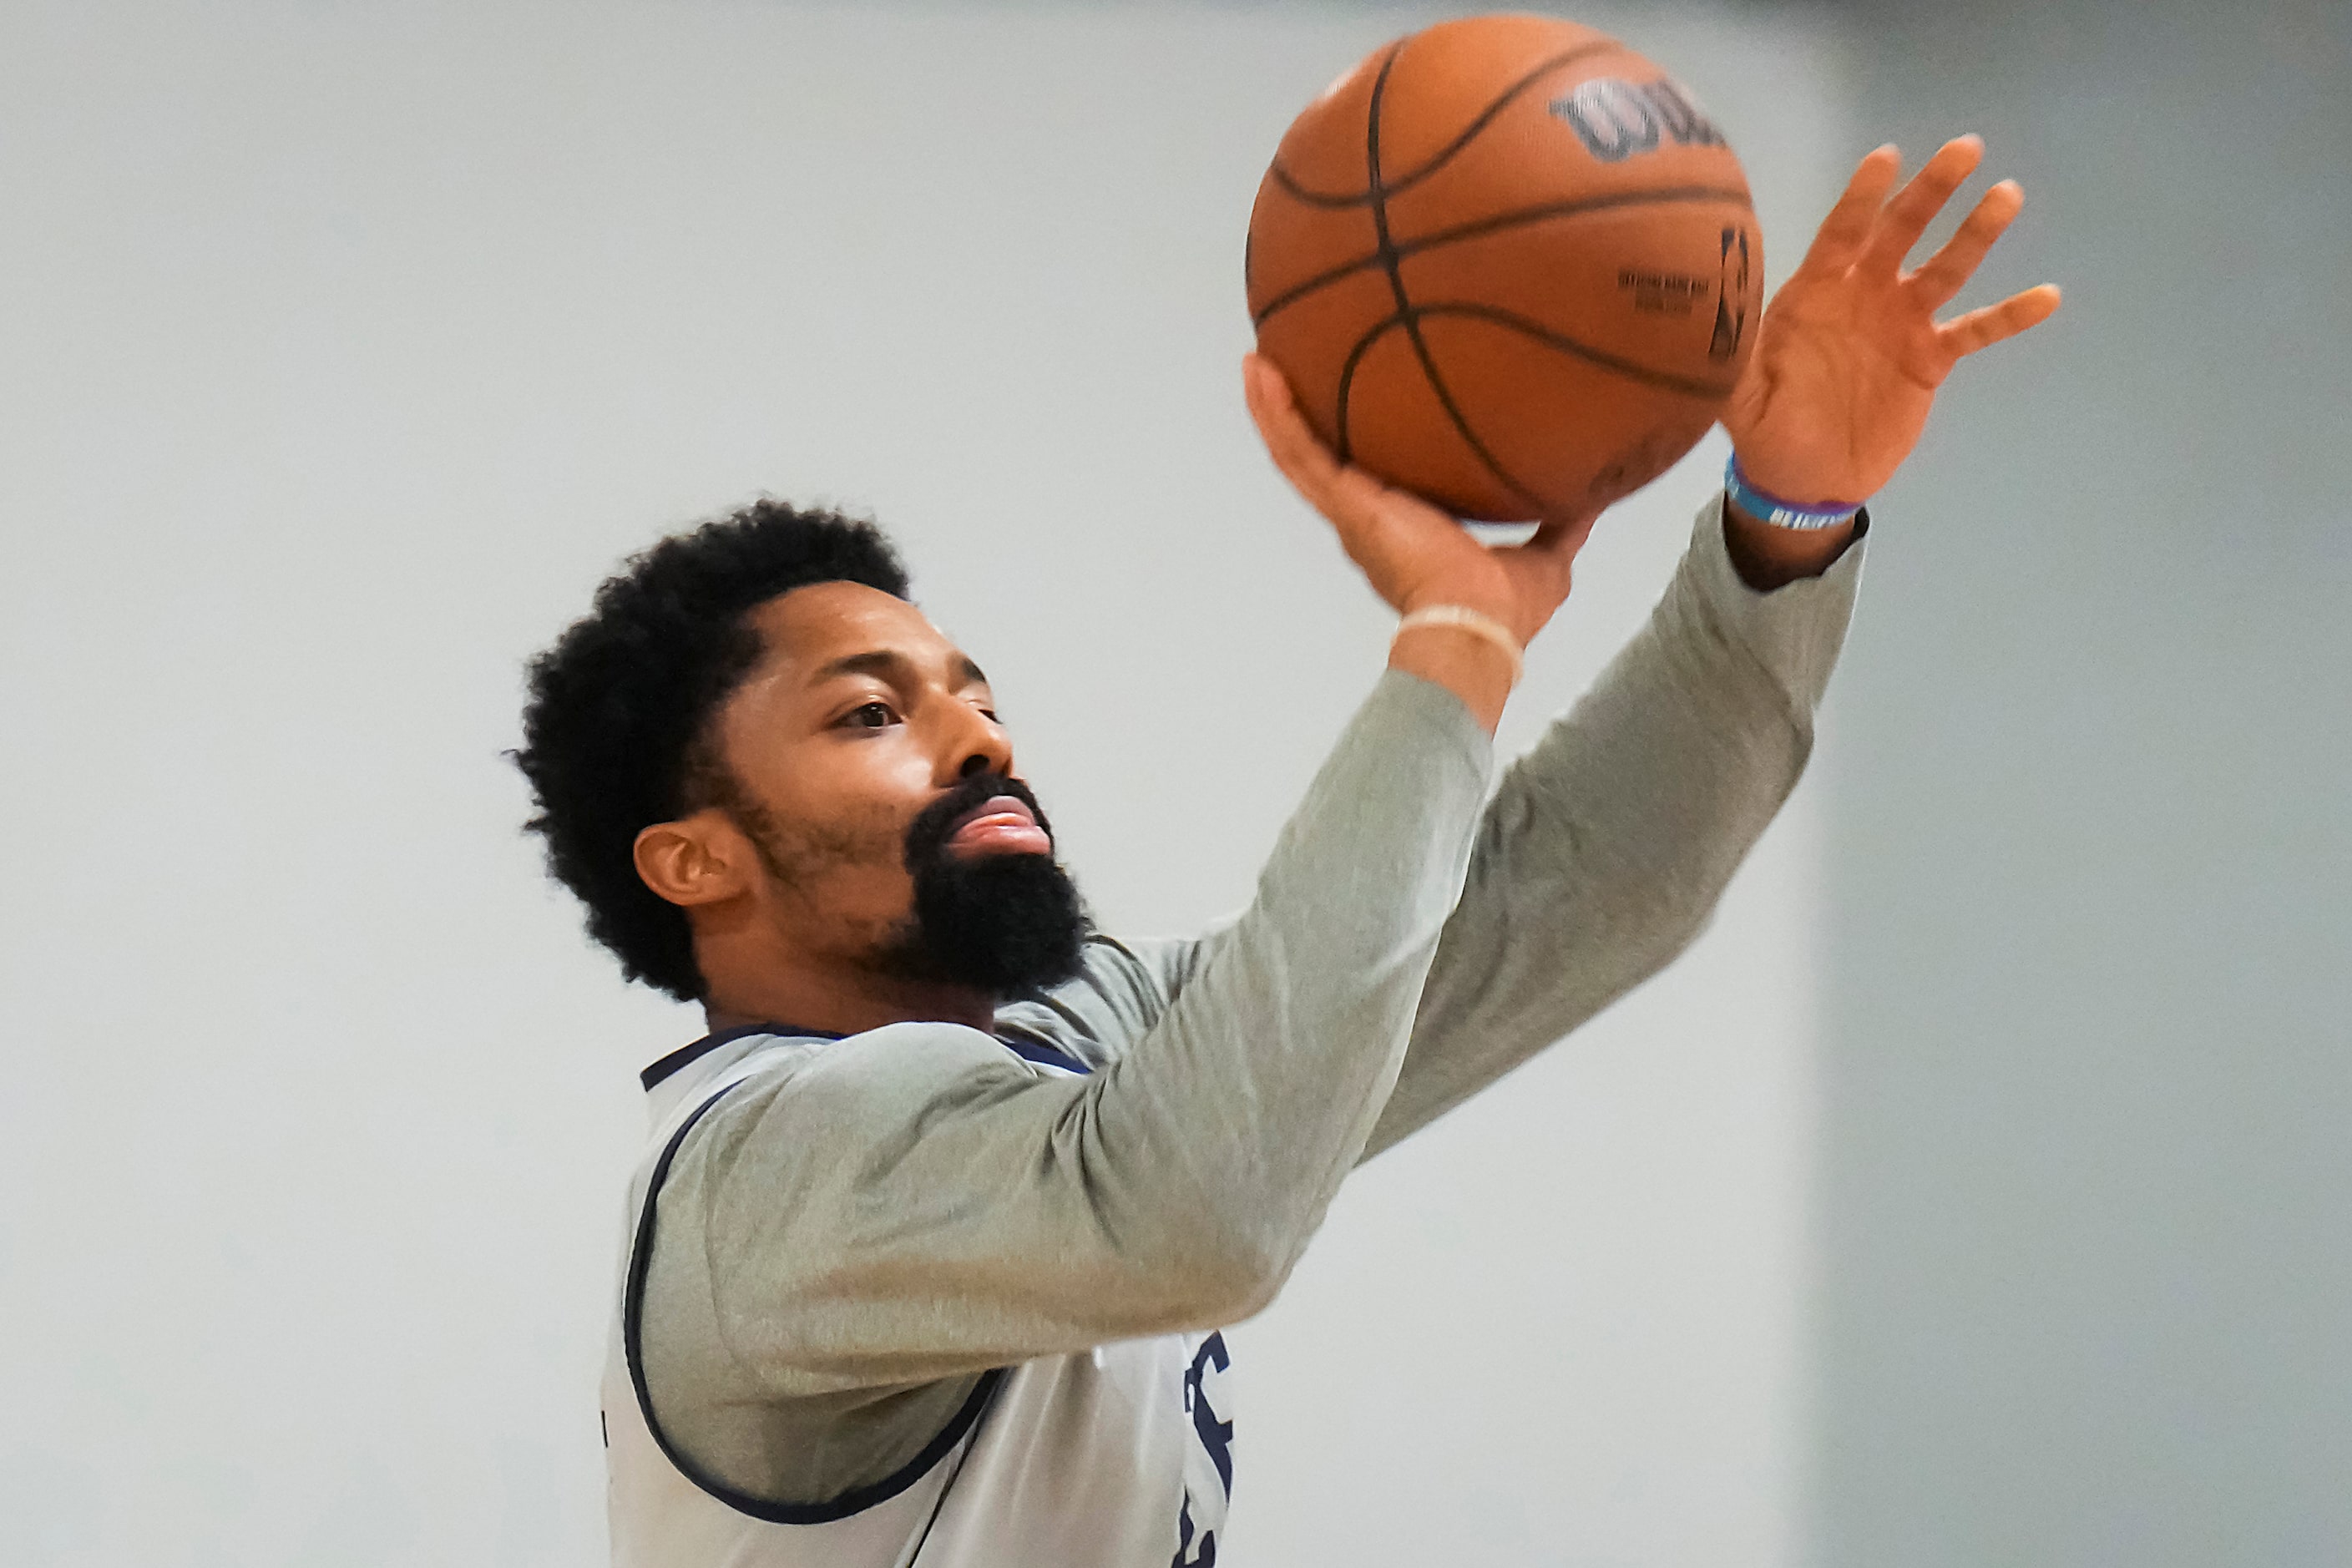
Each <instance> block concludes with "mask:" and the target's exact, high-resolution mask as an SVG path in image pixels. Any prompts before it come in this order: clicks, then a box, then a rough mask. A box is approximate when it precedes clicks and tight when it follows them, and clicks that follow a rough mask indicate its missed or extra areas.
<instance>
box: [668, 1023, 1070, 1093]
mask: <svg viewBox="0 0 2352 1568" xmlns="http://www.w3.org/2000/svg"><path fill="white" fill-rule="evenodd" d="M753 1035H774V1036H776V1037H779V1038H782V1039H787V1040H838V1039H844V1038H846V1037H845V1036H842V1035H837V1034H835V1033H834V1032H833V1031H832V1030H830V1029H810V1028H804V1027H803V1026H800V1025H798V1024H739V1025H737V1026H735V1027H734V1028H731V1029H720V1030H718V1031H717V1032H715V1033H713V1034H709V1035H705V1036H703V1037H702V1038H700V1039H698V1040H697V1041H695V1042H694V1044H692V1045H690V1046H680V1047H678V1048H677V1049H676V1050H674V1051H672V1052H670V1054H669V1055H667V1056H666V1057H664V1058H661V1059H660V1060H659V1061H657V1062H656V1063H654V1065H653V1066H651V1067H649V1068H646V1070H645V1071H643V1072H641V1073H639V1074H638V1075H637V1081H638V1082H640V1083H642V1084H644V1085H645V1086H646V1092H647V1093H648V1094H650V1093H652V1092H653V1091H654V1090H655V1089H657V1088H659V1087H660V1086H661V1084H662V1082H663V1081H664V1080H665V1079H670V1078H673V1077H675V1076H677V1073H678V1072H679V1071H680V1070H681V1069H683V1068H689V1067H692V1066H693V1065H694V1064H695V1063H696V1062H698V1061H700V1060H701V1059H702V1058H705V1057H707V1056H709V1054H710V1053H711V1052H713V1051H715V1050H717V1049H719V1047H721V1046H731V1045H733V1044H734V1043H735V1042H736V1041H738V1040H741V1039H748V1038H749V1037H751V1036H753ZM997 1040H998V1043H999V1044H1001V1045H1003V1047H1004V1048H1005V1049H1007V1050H1009V1051H1011V1052H1012V1053H1013V1055H1014V1056H1017V1057H1019V1058H1022V1059H1023V1060H1024V1061H1032V1062H1038V1063H1042V1064H1044V1065H1045V1066H1047V1067H1055V1068H1061V1069H1062V1070H1063V1071H1065V1072H1075V1073H1086V1072H1091V1071H1092V1070H1093V1069H1092V1068H1089V1067H1087V1064H1086V1063H1084V1062H1082V1061H1080V1060H1079V1059H1078V1058H1076V1057H1074V1056H1071V1055H1069V1054H1067V1053H1066V1052H1064V1051H1060V1050H1056V1049H1055V1047H1052V1046H1049V1045H1046V1044H1045V1043H1044V1042H1043V1041H1039V1040H1024V1039H1007V1038H1005V1037H1003V1036H1002V1035H999V1036H998V1037H997Z"/></svg>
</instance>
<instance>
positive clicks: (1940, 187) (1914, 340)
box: [1723, 136, 2058, 505]
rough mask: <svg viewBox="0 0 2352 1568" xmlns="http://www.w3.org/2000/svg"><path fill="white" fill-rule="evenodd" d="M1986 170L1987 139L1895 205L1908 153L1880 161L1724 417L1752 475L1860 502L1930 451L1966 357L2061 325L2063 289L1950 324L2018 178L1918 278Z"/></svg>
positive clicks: (1764, 328) (1936, 166) (1856, 187)
mask: <svg viewBox="0 0 2352 1568" xmlns="http://www.w3.org/2000/svg"><path fill="white" fill-rule="evenodd" d="M1983 157H1984V142H1982V141H1981V140H1980V139H1979V138H1978V137H1975V136H1961V137H1958V138H1956V139H1955V140H1953V141H1950V142H1946V143H1944V145H1943V147H1942V148H1941V149H1940V150H1939V151H1937V153H1936V155H1935V156H1934V157H1933V158H1931V159H1929V160H1928V161H1927V165H1926V166H1925V167H1924V168H1922V169H1921V170H1920V171H1919V172H1918V173H1917V174H1915V175H1913V176H1912V177H1911V180H1910V182H1909V183H1908V184H1906V185H1905V186H1904V187H1903V188H1902V189H1901V190H1900V191H1898V192H1895V195H1894V197H1893V199H1891V200H1890V199H1888V196H1887V192H1888V191H1889V190H1890V189H1892V188H1893V186H1894V184H1895V175H1896V174H1897V173H1899V172H1900V170H1901V168H1902V155H1901V154H1900V153H1897V152H1896V151H1895V149H1894V148H1893V147H1892V146H1886V147H1881V148H1879V149H1878V150H1877V151H1875V152H1874V153H1871V154H1869V155H1868V156H1867V157H1865V158H1864V159H1863V161H1862V163H1861V165H1860V166H1859V167H1858V168H1856V169H1855V170H1854V174H1853V180H1852V181H1851V182H1849V183H1848V184H1847V185H1846V189H1845V195H1843V196H1842V197H1840V198H1839V200H1838V204H1837V205H1836V206H1835V207H1833V208H1832V210H1831V212H1830V215H1829V216H1828V217H1827V218H1826V219H1824V220H1823V221H1822V227H1821V232H1820V233H1819V234H1818V235H1817V236H1816V237H1814V239H1813V244H1812V248H1811V250H1809V251H1808V252H1806V254H1805V258H1804V260H1803V261H1802V262H1801V263H1800V264H1799V266H1798V268H1797V270H1796V271H1795V272H1794V273H1792V274H1791V275H1790V278H1789V280H1788V281H1787V282H1786V283H1783V284H1782V285H1781V286H1780V292H1779V293H1777V294H1775V295H1774V296H1773V298H1772V302H1771V304H1770V305H1769V307H1768V308H1767V309H1766V310H1765V312H1764V320H1763V322H1762V324H1761V329H1760V331H1759V336H1758V338H1757V342H1756V350H1755V353H1753V354H1752V355H1750V356H1749V359H1748V368H1747V371H1746V373H1745V374H1743V375H1742V376H1741V377H1740V380H1739V385H1738V388H1737V389H1736V390H1735V391H1734V392H1733V393H1732V395H1731V401H1730V403H1729V404H1728V405H1727V406H1726V407H1725V409H1724V413H1723V425H1724V428H1725V429H1727V430H1728V431H1729V432H1730V433H1731V445H1732V449H1733V450H1734V451H1735V452H1737V453H1738V456H1739V468H1740V471H1741V472H1742V473H1743V474H1745V475H1746V476H1747V478H1748V480H1749V481H1750V482H1752V483H1753V484H1754V485H1755V486H1756V487H1757V488H1758V489H1761V490H1764V491H1766V492H1768V493H1769V494H1771V495H1774V496H1778V497H1780V498H1781V499H1782V500H1790V501H1794V502H1797V503H1799V504H1801V505H1824V504H1827V503H1830V502H1833V501H1838V502H1846V503H1852V504H1858V503H1860V502H1862V501H1864V500H1868V499H1869V498H1870V497H1871V496H1873V495H1874V494H1876V493H1877V491H1878V490H1879V489H1880V488H1881V487H1883V486H1884V485H1885V483H1886V481H1887V480H1888V479H1890V478H1892V477H1893V475H1894V473H1895V469H1896V468H1898V467H1900V466H1901V464H1902V462H1903V459H1904V458H1907V457H1909V456H1910V454H1911V448H1912V447H1914V446H1916V445H1917V443H1918V440H1919V433H1920V431H1921V430H1922V429H1924V428H1925V427H1926V426H1927V410H1928V407H1929V405H1931V404H1933V403H1934V401H1935V397H1936V389H1937V387H1938V386H1940V385H1942V384H1943V381H1944V377H1945V376H1947V375H1948V374H1951V369H1952V366H1953V365H1955V364H1956V363H1958V362H1959V360H1960V359H1961V357H1962V356H1964V355H1967V354H1971V353H1976V352H1977V351H1978V350H1979V349H1983V348H1989V347H1990V346H1991V345H1992V344H1994V343H1997V342H2001V341H2002V340H2003V339H2005V338H2012V337H2015V336H2016V335H2017V334H2018V333H2020V332H2021V331H2025V330H2026V329H2027V328H2029V327H2032V326H2034V325H2036V324H2037V323H2039V322H2041V321H2045V320H2047V319H2048V318H2049V316H2050V313H2051V312H2052V311H2053V310H2057V309H2058V290H2057V289H2055V288H2054V287H2053V286H2052V285H2050V284H2047V283H2045V284H2043V285H2042V286H2041V287H2040V288H2038V289H2026V290H2025V291H2024V292H2023V293H2021V294H2014V295H2011V297H2010V298H2008V299H2006V300H2002V301H2001V302H2000V303H1999V304H1997V305H1989V306H1986V307H1985V308H1984V309H1982V310H1970V311H1969V312H1967V313H1966V314H1964V315H1961V316H1958V317H1957V318H1955V319H1953V320H1952V321H1944V322H1938V321H1937V320H1936V312H1937V310H1941V309H1943V308H1944V307H1945V306H1946V305H1948V304H1949V303H1950V302H1951V301H1952V300H1953V299H1954V298H1956V297H1957V296H1958V294H1959V291H1960V289H1962V288H1963V287H1965V286H1966V285H1967V283H1968V280H1969V277H1970V276H1971V275H1972V274H1973V273H1974V272H1975V271H1976V269H1977V264H1978V263H1979V262H1981V261H1982V260H1983V259H1984V258H1985V253H1986V252H1987V251H1989V250H1990V249H1991V248H1992V244H1993V241H1995V240H1996V239H1999V238H2000V235H2001V231H2002V230H2004V229H2006V228H2007V227H2008V226H2010V223H2011V221H2012V220H2013V219H2014V218H2015V217H2016V216H2017V215H2018V211H2019V209H2020V208H2021V207H2022V206H2023V205H2024V203H2025V196H2024V194H2023V192H2021V190H2020V189H2019V188H2018V185H2017V184H2016V182H2015V181H2013V180H2003V181H2002V182H2001V183H2000V184H1997V185H1995V186H1993V187H1992V188H1991V189H1990V190H1989V191H1987V192H1986V193H1985V194H1984V195H1983V197H1982V198H1981V199H1980V200H1979V201H1978V203H1977V205H1976V209H1975V210H1974V211H1973V212H1971V213H1969V216H1968V218H1967V219H1966V221H1964V222H1963V223H1962V224H1961V225H1960V226H1959V229H1958V232H1956V233H1955V234H1954V235H1953V236H1952V237H1951V238H1950V239H1949V240H1948V241H1947V242H1946V243H1945V245H1944V246H1943V247H1942V248H1941V249H1939V250H1937V252H1936V253H1935V255H1933V256H1931V257H1929V258H1927V261H1926V262H1925V263H1923V264H1922V265H1921V266H1920V267H1919V268H1917V269H1916V270H1915V271H1910V272H1906V271H1904V270H1903V260H1904V258H1905V257H1906V256H1907V255H1908V254H1909V253H1910V250H1911V247H1913V246H1915V245H1916V244H1917V243H1918V242H1919V237H1920V236H1921V235H1922V234H1924V233H1926V232H1927V225H1928V224H1929V223H1931V222H1933V221H1934V219H1935V216H1936V215H1937V213H1939V212H1941V211H1942V210H1943V208H1944V204H1945V203H1946V202H1948V201H1949V200H1950V199H1951V197H1952V193H1953V192H1955V191H1957V190H1958V189H1959V187H1960V184H1961V182H1962V181H1964V180H1966V179H1967V178H1968V177H1969V174H1971V173H1973V172H1974V171H1975V169H1976V166H1977V164H1978V163H1979V162H1980V161H1981V160H1982V159H1983Z"/></svg>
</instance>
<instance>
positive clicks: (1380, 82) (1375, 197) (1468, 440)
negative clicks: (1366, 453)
mask: <svg viewBox="0 0 2352 1568" xmlns="http://www.w3.org/2000/svg"><path fill="white" fill-rule="evenodd" d="M1405 42H1411V40H1410V39H1407V40H1405ZM1403 50H1404V43H1400V44H1398V45H1397V46H1396V47H1394V48H1392V49H1391V50H1390V51H1389V57H1388V58H1386V59H1384V60H1382V61H1381V74H1380V78H1379V79H1377V80H1376V81H1374V82H1373V83H1372V100H1371V104H1370V110H1369V112H1368V113H1367V114H1366V115H1365V117H1364V160H1365V177H1366V179H1367V180H1368V182H1369V186H1370V191H1371V193H1372V233H1373V237H1375V239H1376V240H1377V241H1378V242H1379V244H1380V247H1381V266H1382V267H1383V268H1385V269H1386V270H1387V272H1388V276H1389V288H1390V289H1391V291H1392V292H1393V293H1394V294H1395V295H1396V302H1397V314H1398V316H1399V317H1400V318H1401V319H1402V321H1403V322H1404V334H1405V337H1406V339H1407V340H1408V341H1409V342H1412V352H1413V355H1414V357H1415V358H1417V359H1419V360H1420V361H1421V374H1423V377H1425V378H1426V379H1427V380H1428V382H1429V390H1430V391H1432V392H1433V393H1435V394H1436V395H1437V405H1438V406H1439V407H1441V408H1443V409H1444V410H1445V416H1446V418H1448V419H1450V420H1452V421H1453V422H1454V430H1455V431H1456V432H1457V433H1459V434H1460V436H1461V437H1462V439H1463V442H1464V444H1465V445H1466V446H1467V447H1469V448H1470V450H1471V452H1472V453H1473V454H1474V455H1475V456H1476V458H1477V459H1478V460H1479V461H1480V462H1482V463H1484V464H1486V470H1487V471H1488V472H1489V473H1491V474H1493V475H1494V476H1495V477H1496V479H1500V480H1502V481H1503V484H1504V485H1505V486H1506V487H1507V489H1511V490H1513V491H1514V492H1516V493H1517V495H1518V497H1519V499H1520V500H1524V501H1527V502H1528V503H1529V504H1530V505H1532V506H1533V507H1535V509H1536V510H1538V512H1540V511H1541V510H1543V507H1544V501H1543V498H1542V497H1540V496H1538V495H1537V494H1536V493H1535V492H1534V491H1533V490H1530V489H1528V487H1527V486H1525V485H1523V484H1521V483H1520V482H1519V481H1518V480H1517V479H1515V478H1514V477H1512V475H1511V474H1510V473H1509V472H1508V471H1507V470H1506V469H1505V468H1504V467H1503V465H1502V464H1500V463H1498V462H1496V460H1495V455H1494V454H1493V453H1491V452H1489V451H1487V450H1486V443H1485V442H1483V441H1481V440H1479V439H1478V437H1477V434H1476V433H1475V431H1473V430H1472V429H1471V428H1470V422H1469V421H1468V420H1467V419H1465V418H1464V417H1463V416H1462V411H1461V409H1459V408H1457V407H1455V406H1454V395H1453V393H1452V392H1450V391H1448V390H1447V388H1446V385H1445V380H1444V377H1443V376H1441V375H1439V374H1437V362H1436V361H1435V360H1434V359H1433V358H1432V357H1431V356H1430V353H1429V345H1428V344H1427V343H1425V342H1423V341H1422V337H1421V322H1420V321H1419V319H1418V318H1417V317H1415V316H1414V314H1413V310H1412V298H1411V297H1410V296H1409V295H1407V294H1406V292H1405V288H1404V273H1403V271H1402V268H1400V267H1399V265H1398V257H1397V254H1396V247H1394V246H1393V245H1391V243H1390V240H1389V211H1388V207H1389V204H1388V193H1387V191H1386V189H1385V188H1384V187H1383V186H1382V185H1381V99H1382V97H1384V96H1385V95H1386V94H1387V92H1388V86H1389V72H1390V70H1391V68H1394V67H1395V65H1396V61H1397V56H1398V55H1399V54H1401V53H1402V52H1403ZM1378 330H1379V329H1377V328H1376V329H1374V331H1378ZM1343 413H1344V410H1343ZM1341 430H1342V437H1343V438H1344V436H1345V426H1344V425H1343V426H1342V427H1341Z"/></svg>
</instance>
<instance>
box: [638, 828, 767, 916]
mask: <svg viewBox="0 0 2352 1568" xmlns="http://www.w3.org/2000/svg"><path fill="white" fill-rule="evenodd" d="M633 856H634V858H635V861H636V863H637V875H638V877H640V878H641V879H644V881H645V884H646V887H648V888H651V889H653V890H654V891H655V892H656V893H657V894H659V895H660V896H661V897H662V898H664V899H667V900H669V901H670V902H671V903H673V904H677V905H679V906H680V907H682V908H687V909H691V908H693V907H694V906H695V905H697V904H715V903H718V902H719V901H721V900H726V899H731V898H735V897H738V896H739V895H740V894H743V893H746V892H749V891H750V890H751V872H752V868H753V867H754V866H756V865H757V864H758V861H759V855H758V852H757V851H756V850H754V849H753V848H752V847H751V840H750V839H749V838H746V837H744V836H743V830H742V829H741V828H740V827H738V826H735V824H734V823H733V822H731V821H730V820H729V818H728V816H727V814H726V813H725V812H723V811H720V810H719V809H717V808H716V807H712V808H711V809H709V810H706V811H698V812H696V813H695V814H694V815H693V816H688V817H681V818H679V819H678V820H677V821H676V822H656V823H655V824H654V825H653V826H651V827H648V828H646V829H644V830H643V831H641V832H640V833H638V835H637V842H636V845H635V849H634V851H633Z"/></svg>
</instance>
